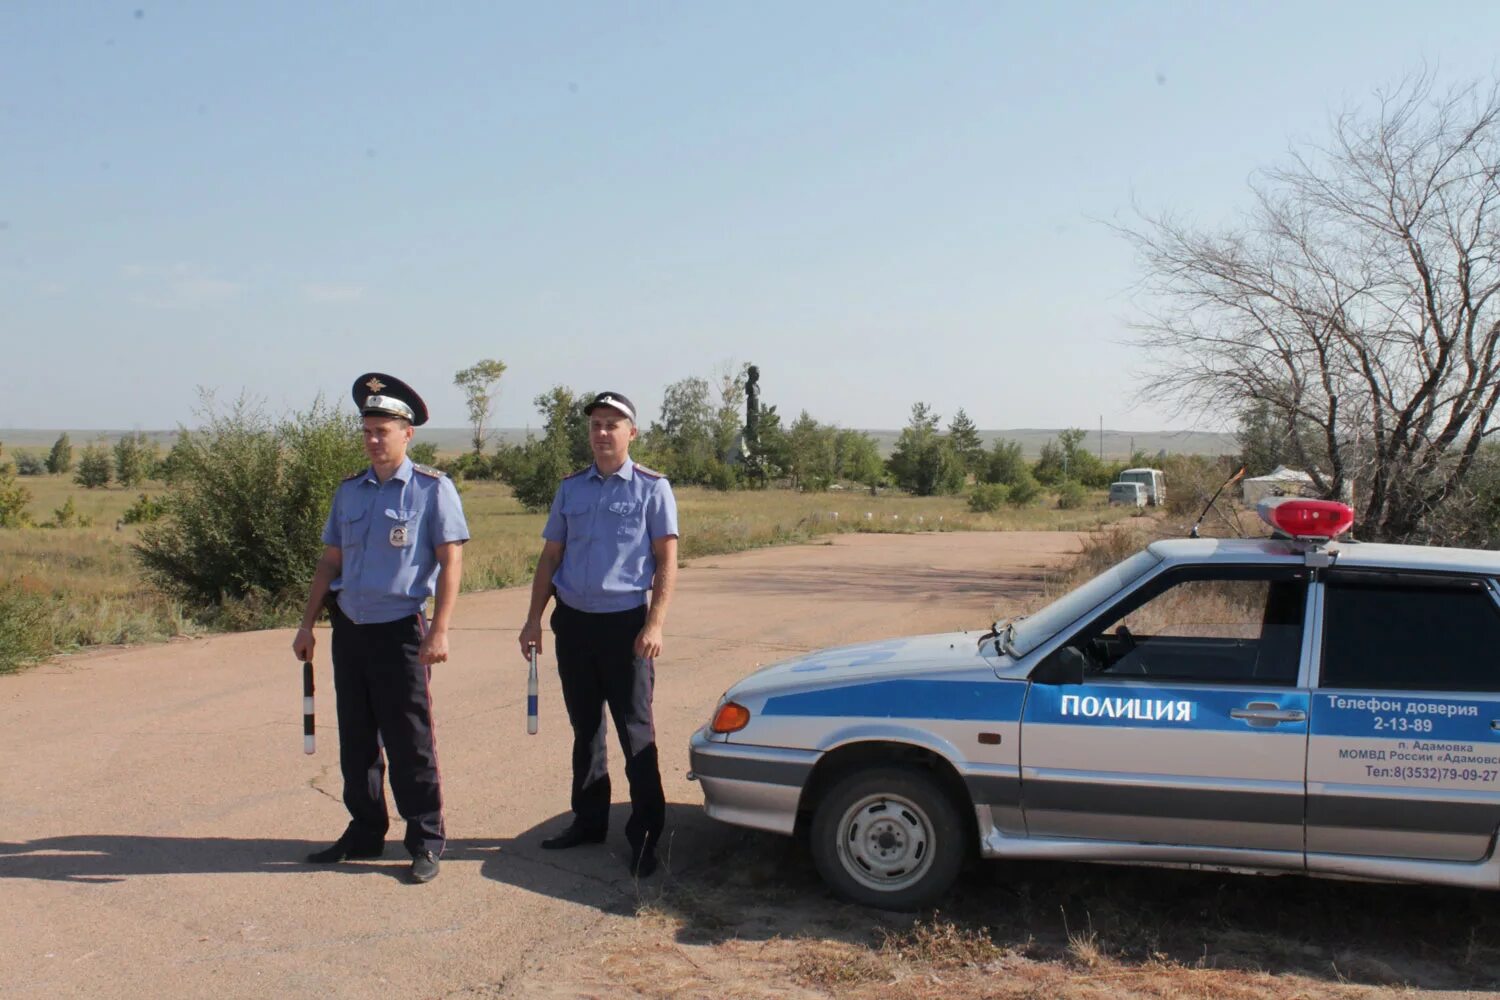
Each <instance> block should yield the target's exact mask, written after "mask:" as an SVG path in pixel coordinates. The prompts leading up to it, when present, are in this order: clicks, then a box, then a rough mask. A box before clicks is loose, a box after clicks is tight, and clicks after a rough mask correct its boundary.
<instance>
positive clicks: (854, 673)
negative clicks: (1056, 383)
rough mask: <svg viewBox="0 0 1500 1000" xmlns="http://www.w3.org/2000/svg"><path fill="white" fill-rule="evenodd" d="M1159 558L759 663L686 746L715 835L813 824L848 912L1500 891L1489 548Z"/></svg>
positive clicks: (818, 858)
mask: <svg viewBox="0 0 1500 1000" xmlns="http://www.w3.org/2000/svg"><path fill="white" fill-rule="evenodd" d="M1260 510H1261V514H1262V517H1263V518H1264V519H1265V520H1266V521H1267V522H1268V523H1269V524H1270V525H1271V526H1272V527H1273V528H1274V529H1275V530H1276V534H1275V535H1273V536H1272V537H1270V538H1264V539H1253V540H1252V539H1235V540H1222V539H1219V540H1216V539H1179V540H1165V541H1157V542H1154V543H1152V544H1151V545H1149V546H1148V547H1147V548H1146V549H1144V550H1143V551H1141V552H1138V553H1136V554H1135V555H1133V556H1131V557H1130V558H1128V559H1126V560H1125V561H1124V562H1121V563H1119V564H1118V565H1116V566H1114V567H1112V568H1110V569H1108V570H1106V571H1105V572H1104V573H1102V574H1100V575H1099V576H1098V577H1096V578H1094V579H1093V580H1091V581H1089V582H1088V583H1086V584H1084V585H1083V586H1081V587H1079V588H1078V589H1076V590H1074V591H1073V592H1071V593H1069V594H1067V595H1066V596H1064V597H1062V598H1061V599H1060V600H1058V601H1056V602H1055V603H1053V604H1051V605H1049V606H1048V607H1046V608H1044V609H1043V610H1041V611H1039V612H1037V613H1036V614H1034V615H1032V616H1030V617H1026V618H1020V619H1016V620H1013V621H1005V622H997V623H996V624H995V626H994V627H992V628H991V629H990V630H989V631H987V632H984V633H983V634H978V633H976V632H959V633H952V634H946V635H931V636H921V637H916V638H902V639H890V640H886V641H883V642H872V643H865V644H861V645H857V646H846V647H842V648H839V649H830V650H825V651H822V652H818V653H814V654H812V655H809V656H805V657H801V658H798V659H794V660H789V661H786V662H783V663H779V664H776V665H774V666H771V667H768V668H766V669H764V670H761V671H760V672H758V673H756V674H753V675H751V676H750V677H747V678H746V679H744V680H743V681H741V682H739V683H738V684H736V685H735V686H734V687H732V688H730V689H729V691H728V692H726V693H725V695H724V697H723V698H722V699H721V701H720V702H719V705H718V706H717V708H716V710H715V712H714V714H713V717H712V719H711V720H710V721H709V723H708V724H707V725H705V726H704V727H703V729H701V730H700V731H699V732H698V733H696V734H695V735H694V736H693V738H692V742H691V760H692V774H691V775H690V777H693V778H695V779H696V780H697V781H699V782H700V783H701V785H702V788H703V795H704V801H705V807H706V809H707V812H708V814H709V815H710V816H712V817H714V818H716V819H719V820H722V821H724V822H728V823H734V824H738V825H741V826H746V827H752V828H755V829H760V830H771V831H775V832H778V833H783V834H791V833H793V832H794V831H801V830H806V831H807V833H808V835H809V836H810V838H811V840H810V843H811V850H812V854H813V858H814V860H815V863H816V864H817V867H818V870H819V872H820V873H821V874H822V876H823V877H824V879H825V880H826V881H827V882H828V883H829V885H830V886H832V888H833V889H834V890H835V891H836V892H837V893H839V894H840V895H842V896H844V897H846V898H848V899H851V900H854V901H856V902H859V903H863V904H867V905H871V906H878V907H881V908H885V909H915V908H920V907H923V906H927V905H930V904H932V903H933V902H935V901H936V900H937V899H939V898H940V897H941V895H942V894H943V893H944V892H945V891H946V890H947V888H948V887H949V886H950V885H951V884H952V882H953V880H954V879H955V878H956V877H957V875H958V873H959V870H960V868H961V866H962V865H963V863H964V861H965V859H966V858H967V857H968V856H969V855H970V854H971V853H973V852H974V851H975V850H976V849H977V853H978V854H979V855H980V856H982V857H986V858H1010V859H1022V858H1025V859H1032V858H1035V859H1068V860H1087V861H1106V862H1115V863H1139V864H1170V865H1182V866H1189V867H1205V868H1213V869H1224V870H1244V871H1253V872H1263V873H1281V872H1296V873H1304V874H1309V875H1324V876H1340V877H1352V878H1367V879H1380V880H1395V881H1412V882H1428V883H1436V884H1444V885H1454V886H1469V887H1476V888H1487V889H1496V888H1500V855H1497V852H1496V849H1495V843H1496V833H1497V829H1500V583H1497V578H1500V554H1497V553H1492V552H1482V551H1475V550H1467V549H1445V548H1429V547H1421V546H1411V545H1385V544H1366V543H1355V542H1352V541H1344V542H1339V541H1338V540H1337V539H1338V536H1339V535H1341V534H1342V533H1344V532H1345V531H1347V530H1348V528H1349V527H1350V525H1351V524H1352V523H1353V517H1354V514H1353V511H1352V510H1350V508H1348V507H1346V506H1344V505H1342V504H1339V503H1334V502H1329V501H1317V500H1302V499H1285V500H1280V501H1267V502H1264V503H1263V504H1262V505H1261V508H1260Z"/></svg>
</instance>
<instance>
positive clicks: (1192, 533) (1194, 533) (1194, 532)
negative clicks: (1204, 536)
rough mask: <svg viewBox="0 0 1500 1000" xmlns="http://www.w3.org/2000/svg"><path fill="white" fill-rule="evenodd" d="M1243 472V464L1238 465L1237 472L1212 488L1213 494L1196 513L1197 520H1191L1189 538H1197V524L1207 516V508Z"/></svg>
mask: <svg viewBox="0 0 1500 1000" xmlns="http://www.w3.org/2000/svg"><path fill="white" fill-rule="evenodd" d="M1244 474H1245V466H1243V465H1242V466H1240V471H1239V472H1236V473H1235V474H1234V475H1232V476H1230V477H1229V478H1228V479H1226V480H1224V485H1223V486H1220V487H1219V488H1218V489H1216V490H1214V495H1213V496H1211V497H1209V498H1208V503H1206V504H1204V505H1203V513H1201V514H1199V515H1198V520H1196V521H1194V522H1193V527H1192V530H1191V531H1189V532H1188V537H1189V538H1197V537H1198V525H1200V524H1202V523H1203V519H1204V518H1205V517H1207V516H1208V511H1209V508H1211V507H1212V506H1213V505H1214V501H1215V500H1217V499H1219V494H1220V493H1223V492H1224V490H1225V488H1227V487H1228V486H1229V484H1230V483H1235V482H1239V479H1240V477H1241V476H1243V475H1244Z"/></svg>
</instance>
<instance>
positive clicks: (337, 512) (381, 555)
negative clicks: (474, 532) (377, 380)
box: [323, 458, 469, 625]
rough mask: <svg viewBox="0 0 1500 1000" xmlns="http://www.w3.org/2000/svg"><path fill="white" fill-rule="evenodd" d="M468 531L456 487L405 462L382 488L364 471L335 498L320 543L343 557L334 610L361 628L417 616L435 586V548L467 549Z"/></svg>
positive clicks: (439, 475) (344, 484)
mask: <svg viewBox="0 0 1500 1000" xmlns="http://www.w3.org/2000/svg"><path fill="white" fill-rule="evenodd" d="M468 539H469V526H468V524H467V523H466V522H465V521H464V509H463V504H462V503H460V502H459V499H458V490H456V489H455V488H454V486H453V481H452V480H451V479H449V478H448V477H447V476H445V475H443V474H442V473H440V472H436V471H434V470H432V469H428V468H426V467H425V466H414V465H412V462H411V459H409V458H408V459H405V460H403V461H402V463H401V465H400V466H399V467H398V468H397V469H396V471H395V473H393V474H392V475H391V478H389V479H387V480H386V481H385V482H383V483H382V482H381V481H380V480H379V479H377V478H376V477H375V470H374V469H366V470H365V471H364V472H362V473H360V474H359V475H357V476H350V477H349V478H348V479H346V480H344V481H343V482H342V483H340V484H339V488H338V490H336V491H335V492H334V494H333V507H332V508H331V509H330V510H329V511H328V523H326V524H325V525H323V544H325V545H336V546H338V548H339V550H340V551H341V552H342V553H343V567H342V568H341V570H340V571H339V576H338V577H337V578H336V579H335V580H334V581H333V584H332V589H333V590H335V591H337V592H338V601H339V609H340V610H342V611H343V612H344V614H346V615H348V616H349V620H350V621H353V622H357V623H358V624H361V625H368V624H372V623H375V622H393V621H396V620H397V619H399V618H405V617H406V616H408V615H413V614H416V613H417V612H418V611H421V610H422V607H423V605H425V604H426V603H427V599H428V598H429V597H431V596H432V594H433V585H434V584H435V583H436V581H437V575H438V568H439V567H438V561H437V546H439V545H442V544H444V543H447V542H465V541H468Z"/></svg>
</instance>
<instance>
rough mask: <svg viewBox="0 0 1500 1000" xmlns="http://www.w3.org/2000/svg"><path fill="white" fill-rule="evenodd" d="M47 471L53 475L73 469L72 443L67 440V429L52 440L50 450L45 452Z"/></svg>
mask: <svg viewBox="0 0 1500 1000" xmlns="http://www.w3.org/2000/svg"><path fill="white" fill-rule="evenodd" d="M47 471H48V472H50V473H52V474H53V475H61V474H63V473H65V472H72V471H73V444H72V442H70V441H69V440H68V432H67V431H63V432H62V433H61V434H59V435H58V436H57V440H56V441H54V442H52V450H51V451H49V452H48V453H47Z"/></svg>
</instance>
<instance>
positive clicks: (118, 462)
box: [114, 431, 158, 489]
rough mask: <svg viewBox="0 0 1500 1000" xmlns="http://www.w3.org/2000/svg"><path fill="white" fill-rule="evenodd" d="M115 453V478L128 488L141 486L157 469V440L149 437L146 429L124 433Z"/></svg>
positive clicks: (117, 442)
mask: <svg viewBox="0 0 1500 1000" xmlns="http://www.w3.org/2000/svg"><path fill="white" fill-rule="evenodd" d="M114 455H115V479H116V480H117V481H118V482H119V484H120V485H121V486H124V487H125V488H126V489H129V488H130V487H132V486H139V485H140V484H141V483H142V482H143V481H144V480H145V479H146V477H148V476H150V475H151V474H152V473H153V472H155V471H156V466H157V464H158V462H157V455H156V442H154V441H152V440H151V439H149V438H147V437H146V432H145V431H136V432H135V433H134V434H125V435H122V436H121V438H120V440H118V441H116V442H115V447H114Z"/></svg>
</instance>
